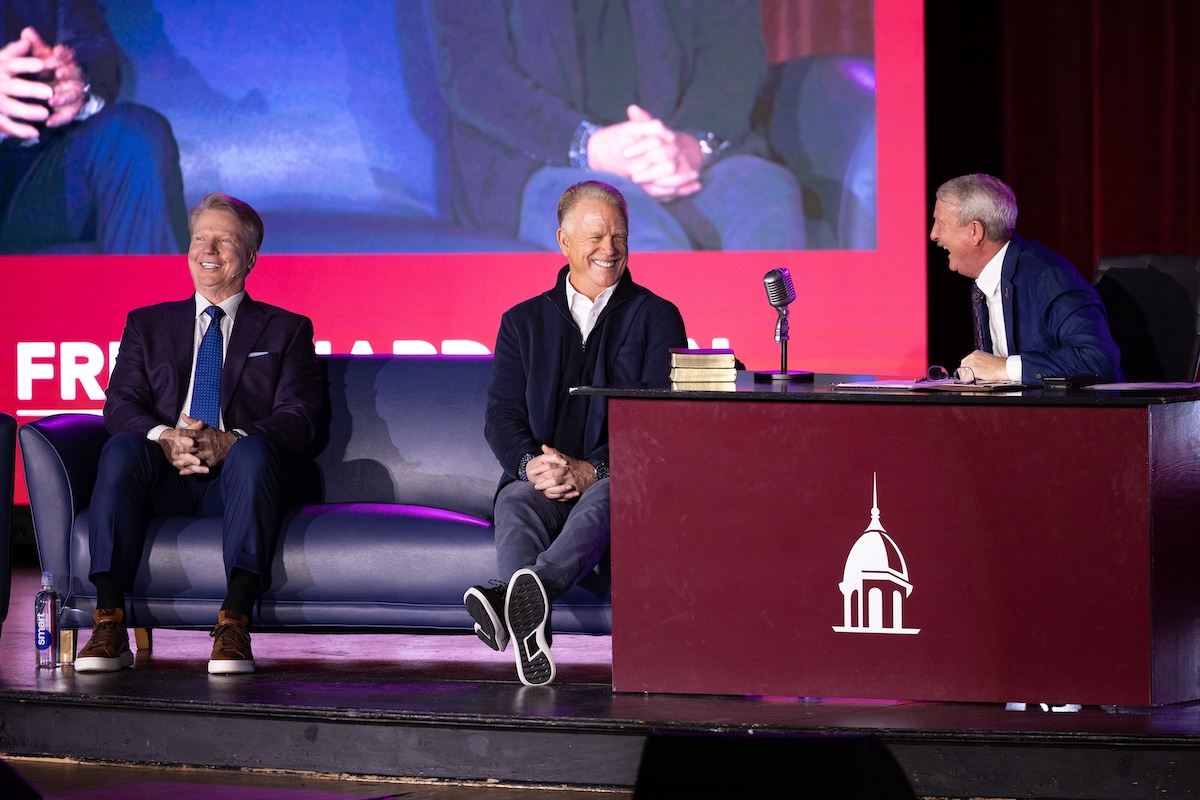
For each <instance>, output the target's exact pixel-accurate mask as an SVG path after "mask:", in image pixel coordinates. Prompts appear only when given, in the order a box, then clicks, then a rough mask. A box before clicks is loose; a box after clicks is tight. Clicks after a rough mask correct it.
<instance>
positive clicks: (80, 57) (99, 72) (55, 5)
mask: <svg viewBox="0 0 1200 800" xmlns="http://www.w3.org/2000/svg"><path fill="white" fill-rule="evenodd" d="M0 17H2V19H0V25H2V26H3V28H4V42H3V44H7V43H9V42H12V41H15V40H16V39H17V37H19V36H20V35H21V31H22V30H23V29H25V28H26V27H32V28H33V29H34V30H36V31H37V32H38V35H40V36H41V37H42V39H43V40H44V41H45V42H46V44H48V45H50V46H51V47H53V46H54V45H56V44H66V45H70V46H71V49H72V50H74V51H75V59H76V60H77V61H78V62H79V63H80V65H81V66H82V67H83V70H84V74H85V75H86V76H87V79H88V83H90V84H91V87H92V90H91V91H92V93H93V94H95V95H98V96H99V97H103V98H104V100H105V101H106V102H108V103H112V102H113V101H114V100H116V98H117V91H118V90H119V89H120V88H121V76H120V61H119V58H120V54H119V52H118V50H117V44H116V41H115V40H114V39H113V35H112V31H110V30H109V28H108V23H107V22H105V20H104V14H103V13H102V12H101V11H100V8H99V7H98V6H97V5H96V3H95V0H0Z"/></svg>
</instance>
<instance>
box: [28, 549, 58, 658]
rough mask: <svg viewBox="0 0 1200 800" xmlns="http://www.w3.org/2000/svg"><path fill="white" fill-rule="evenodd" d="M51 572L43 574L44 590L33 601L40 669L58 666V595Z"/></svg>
mask: <svg viewBox="0 0 1200 800" xmlns="http://www.w3.org/2000/svg"><path fill="white" fill-rule="evenodd" d="M52 586H53V579H52V577H51V575H50V573H49V572H43V573H42V590H41V591H40V592H38V593H37V597H35V598H34V599H33V621H34V637H35V643H36V645H37V666H38V669H54V668H55V667H57V666H58V595H56V594H55V593H54V589H53V588H52Z"/></svg>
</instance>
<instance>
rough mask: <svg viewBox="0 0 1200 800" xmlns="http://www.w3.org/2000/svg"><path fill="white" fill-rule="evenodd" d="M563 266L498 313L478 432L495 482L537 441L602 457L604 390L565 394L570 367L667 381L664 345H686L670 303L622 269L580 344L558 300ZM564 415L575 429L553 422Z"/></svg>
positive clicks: (602, 380)
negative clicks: (544, 286)
mask: <svg viewBox="0 0 1200 800" xmlns="http://www.w3.org/2000/svg"><path fill="white" fill-rule="evenodd" d="M567 271H568V268H567V267H563V268H562V270H561V271H560V272H559V274H558V281H557V282H556V283H555V284H554V288H553V289H551V290H549V291H547V292H543V293H542V294H540V295H538V296H537V297H534V298H532V299H529V300H526V301H525V302H523V303H518V304H517V305H516V306H514V307H513V308H511V309H509V310H508V311H506V312H505V313H504V316H503V317H502V318H501V320H500V332H499V333H498V334H497V335H496V354H495V356H494V360H493V362H492V383H491V386H490V387H489V388H488V406H487V419H486V422H485V424H484V435H485V436H486V437H487V440H488V444H489V445H490V446H491V448H492V452H493V453H495V454H496V460H497V461H499V462H500V465H501V466H502V467H504V477H503V478H502V479H501V481H500V485H501V486H503V485H504V484H506V483H509V482H511V481H514V480H516V476H517V469H518V466H519V463H520V460H521V457H522V456H523V455H525V454H526V453H533V454H535V455H540V454H541V452H542V448H541V446H542V444H543V443H545V444H548V445H550V446H551V447H553V448H555V449H557V450H561V451H562V452H564V453H566V454H567V455H569V456H571V457H572V458H578V459H582V460H585V461H592V462H596V461H603V462H605V463H607V462H608V405H607V403H606V402H605V399H604V398H603V397H595V396H590V397H571V396H569V395H568V394H567V390H568V389H569V388H570V387H571V386H572V385H575V384H574V383H573V382H572V381H573V379H572V378H571V377H569V376H570V375H575V374H578V375H580V379H579V380H580V384H581V385H588V386H636V385H639V384H642V385H645V384H649V385H654V386H666V385H669V382H670V375H671V354H670V348H672V347H687V335H686V334H685V333H684V328H683V317H682V316H681V315H680V314H679V309H677V308H676V307H675V305H674V304H673V303H670V302H669V301H667V300H664V299H663V298H661V297H659V296H658V295H656V294H654V293H653V292H651V291H650V290H649V289H646V288H644V287H642V286H639V285H638V284H636V283H634V282H633V278H632V277H631V276H630V275H629V273H628V272H626V273H625V275H624V277H622V278H621V282H620V283H618V284H617V288H616V289H615V290H613V295H612V297H611V298H609V301H608V304H607V305H606V306H605V307H604V311H602V312H601V313H600V317H599V318H598V319H597V320H596V325H595V327H594V328H593V329H592V332H591V334H590V335H589V336H588V341H587V347H586V348H584V346H583V339H582V337H581V335H580V333H579V328H578V326H576V324H575V320H574V319H572V317H571V312H570V310H569V309H568V308H567V294H566V280H567ZM568 403H572V404H576V405H575V406H574V408H567V407H566V404H568ZM564 422H570V423H572V424H577V426H578V427H576V428H575V429H573V430H559V429H558V426H559V425H560V424H562V423H564Z"/></svg>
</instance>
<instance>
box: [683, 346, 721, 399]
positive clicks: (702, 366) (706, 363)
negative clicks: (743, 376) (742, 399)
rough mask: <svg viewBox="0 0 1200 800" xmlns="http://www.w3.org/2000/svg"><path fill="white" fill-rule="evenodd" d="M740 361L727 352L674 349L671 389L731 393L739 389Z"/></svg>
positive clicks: (719, 350)
mask: <svg viewBox="0 0 1200 800" xmlns="http://www.w3.org/2000/svg"><path fill="white" fill-rule="evenodd" d="M736 381H737V359H736V358H734V355H733V351H732V350H728V349H721V348H718V349H710V350H704V349H693V350H690V349H687V348H682V347H673V348H671V388H672V389H681V390H685V391H686V390H691V391H705V392H712V391H717V392H732V391H734V390H735V389H736V388H737V386H736V383H735V382H736Z"/></svg>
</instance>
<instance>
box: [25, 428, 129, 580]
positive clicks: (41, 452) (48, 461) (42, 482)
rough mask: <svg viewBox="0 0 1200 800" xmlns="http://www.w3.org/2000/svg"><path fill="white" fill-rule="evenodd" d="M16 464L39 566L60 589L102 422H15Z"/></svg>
mask: <svg viewBox="0 0 1200 800" xmlns="http://www.w3.org/2000/svg"><path fill="white" fill-rule="evenodd" d="M18 435H19V436H20V440H21V463H22V464H23V465H24V466H25V485H26V488H27V489H28V491H29V510H30V512H31V513H32V515H33V530H34V535H35V536H36V537H37V546H38V558H39V559H40V560H41V562H42V569H44V570H50V571H51V572H53V573H54V585H55V589H56V590H57V591H60V592H63V593H64V594H65V590H66V587H67V580H68V578H69V577H70V553H69V544H70V539H71V526H72V525H73V524H74V522H75V517H76V516H77V515H78V514H79V512H80V511H81V510H82V509H84V508H86V507H87V505H88V503H90V502H91V499H92V487H93V486H94V485H95V483H96V468H97V466H98V465H99V463H100V450H101V448H102V447H104V443H105V442H106V441H108V431H106V430H105V428H104V420H103V419H102V418H101V417H98V416H95V415H93V414H55V415H54V416H50V417H44V418H42V419H40V420H36V421H34V422H27V423H26V424H24V425H22V426H21V430H20V432H19V434H18Z"/></svg>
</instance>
